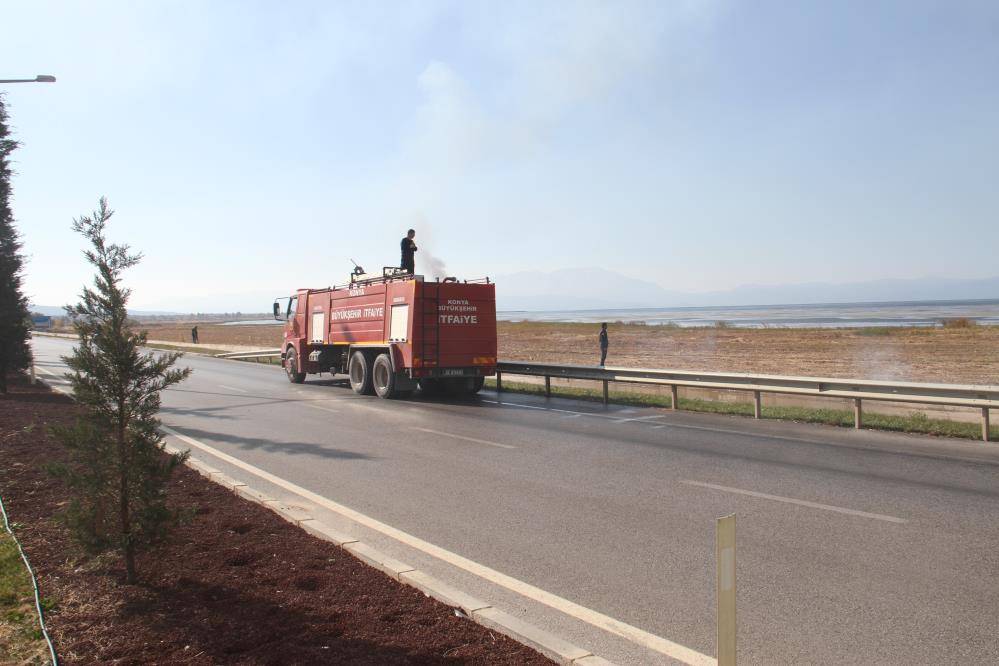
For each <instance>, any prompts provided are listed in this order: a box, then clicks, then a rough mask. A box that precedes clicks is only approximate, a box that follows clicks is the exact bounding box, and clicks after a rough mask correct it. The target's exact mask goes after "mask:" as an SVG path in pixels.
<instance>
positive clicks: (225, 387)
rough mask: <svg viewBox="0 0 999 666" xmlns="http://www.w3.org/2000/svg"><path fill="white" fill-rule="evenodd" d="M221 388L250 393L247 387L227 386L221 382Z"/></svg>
mask: <svg viewBox="0 0 999 666" xmlns="http://www.w3.org/2000/svg"><path fill="white" fill-rule="evenodd" d="M219 388H224V389H226V390H229V391H236V392H237V393H249V391H247V390H246V389H241V388H236V387H235V386H226V385H225V384H219Z"/></svg>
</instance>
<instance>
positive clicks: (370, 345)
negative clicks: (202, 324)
mask: <svg viewBox="0 0 999 666" xmlns="http://www.w3.org/2000/svg"><path fill="white" fill-rule="evenodd" d="M283 301H287V302H286V303H283ZM274 317H275V319H279V320H284V322H285V325H284V339H283V341H282V345H281V365H282V366H283V367H284V369H285V371H286V372H287V374H288V379H289V381H291V382H293V383H296V384H300V383H302V382H303V381H305V378H306V376H307V375H309V374H317V373H330V374H337V373H340V374H345V375H347V377H348V378H349V380H350V385H351V388H353V390H354V391H355V392H356V393H360V394H371V393H375V394H377V395H378V396H379V397H382V398H399V397H405V396H408V395H409V394H411V393H412V392H413V391H414V390H415V389H416V388H417V387H419V388H420V389H421V390H423V391H425V392H438V391H441V392H446V393H449V394H453V395H461V394H465V395H470V394H473V393H477V392H478V391H479V389H481V388H482V384H483V382H484V380H485V377H487V376H490V375H493V374H495V372H496V288H495V285H494V284H492V283H491V282H490V281H489V279H488V278H484V279H481V280H467V281H458V280H457V279H456V278H445V279H443V280H434V281H426V280H424V278H423V276H420V275H412V274H410V273H407V272H403V271H401V270H400V269H398V268H385V269H383V271H382V275H380V276H375V277H371V276H366V275H364V274H363V272H362V271H360V270H357V271H355V273H354V274H353V275H352V276H351V280H350V283H349V284H346V285H341V286H336V287H327V288H325V289H299V290H297V291H296V292H295V294H294V295H292V296H288V297H283V298H279V299H276V300H275V302H274Z"/></svg>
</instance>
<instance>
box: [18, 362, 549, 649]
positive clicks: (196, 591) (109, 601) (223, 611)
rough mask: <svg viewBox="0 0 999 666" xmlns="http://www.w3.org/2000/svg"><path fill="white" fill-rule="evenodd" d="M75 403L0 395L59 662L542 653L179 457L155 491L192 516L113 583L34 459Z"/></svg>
mask: <svg viewBox="0 0 999 666" xmlns="http://www.w3.org/2000/svg"><path fill="white" fill-rule="evenodd" d="M75 409H76V407H75V406H74V405H73V403H71V402H70V401H69V399H68V398H66V397H65V396H62V395H59V394H54V393H50V392H48V391H46V390H42V389H40V388H37V387H29V386H27V385H26V383H25V382H23V381H21V382H18V383H16V384H15V385H14V386H12V390H11V392H10V393H9V394H8V395H6V396H0V492H2V493H3V497H4V501H5V502H6V504H7V506H8V511H9V512H10V514H11V520H13V521H16V522H17V523H19V524H20V525H21V527H20V528H19V532H18V534H19V538H21V539H22V542H23V543H24V547H25V550H26V551H27V554H28V557H29V559H30V560H31V562H32V564H33V566H34V567H35V569H36V570H37V572H38V574H39V580H40V584H41V589H42V594H43V597H44V598H45V599H46V600H48V602H49V603H51V604H52V609H51V610H50V611H49V613H48V624H49V627H50V632H51V633H52V636H53V639H54V641H55V644H56V649H57V651H58V653H59V655H60V660H61V661H62V662H63V663H65V664H109V663H114V664H153V663H161V664H163V663H170V664H332V663H336V664H346V663H349V664H371V665H375V664H378V665H381V664H542V663H550V662H549V661H548V660H547V659H545V658H544V657H542V656H541V655H539V654H538V653H536V652H534V651H532V650H530V649H528V648H526V647H524V646H522V645H520V644H519V643H516V642H515V641H512V640H510V639H508V638H506V637H504V636H502V635H499V634H496V633H494V632H491V631H489V630H487V629H485V628H483V627H481V626H479V625H477V624H475V623H473V622H471V621H469V620H467V619H463V618H459V617H457V616H455V614H454V612H453V610H452V609H451V608H448V607H447V606H445V605H444V604H441V603H438V602H436V601H434V600H432V599H429V598H427V597H424V596H423V594H421V593H420V592H418V591H416V590H414V589H413V588H410V587H406V586H404V585H402V584H400V583H398V582H396V581H394V580H392V579H391V578H389V577H388V576H386V575H385V574H383V573H381V572H379V571H377V570H375V569H373V568H371V567H368V566H367V565H365V564H363V563H361V562H359V561H358V560H357V559H355V558H354V557H352V556H351V555H349V554H347V553H345V552H344V551H342V550H340V549H339V548H337V547H336V546H334V545H332V544H329V543H327V542H324V541H320V540H319V539H316V538H314V537H312V536H310V535H308V534H306V533H305V532H304V531H302V530H301V529H299V528H297V527H294V526H292V525H291V524H290V523H287V522H285V521H283V520H282V519H280V518H278V517H277V516H276V515H275V514H273V513H272V512H270V511H268V510H266V509H264V508H263V507H260V506H258V505H256V504H253V503H251V502H248V501H245V500H243V499H241V498H239V497H238V496H236V495H235V494H233V493H231V492H229V491H226V490H225V489H223V488H222V487H221V486H219V485H217V484H214V483H211V482H209V481H207V480H205V479H203V478H202V477H201V476H199V475H198V474H196V473H194V472H193V471H191V470H190V469H188V468H186V467H182V468H181V469H180V470H179V471H178V473H177V474H176V475H175V477H174V478H173V480H172V481H171V483H170V487H169V495H170V501H171V503H173V504H175V505H177V506H184V507H191V508H193V509H194V515H193V517H192V519H191V520H190V522H188V523H187V524H186V525H184V526H182V527H181V528H180V529H179V530H178V531H177V532H175V534H174V535H173V537H172V538H171V539H170V541H169V543H167V544H166V545H165V546H164V547H163V548H162V549H161V550H159V551H157V552H156V553H155V554H146V555H143V556H141V557H140V558H139V561H138V568H139V572H140V578H141V579H142V582H141V584H138V585H125V584H123V582H122V581H123V578H124V569H123V566H122V565H121V563H120V559H119V558H116V557H109V556H104V557H97V558H95V557H90V556H87V555H84V554H83V553H82V552H81V551H80V550H79V549H78V548H77V546H76V545H75V544H74V543H73V542H72V541H71V540H70V538H69V535H68V534H67V532H66V530H65V529H64V528H63V527H62V526H61V525H60V523H59V522H58V521H57V520H56V519H55V518H54V515H55V514H56V513H57V511H58V510H59V508H60V507H62V506H64V505H65V502H66V500H67V493H66V490H65V488H64V487H63V486H61V485H60V484H59V483H57V482H55V481H54V480H53V479H52V477H51V476H49V475H48V474H47V473H46V472H45V471H44V470H43V465H44V464H45V463H48V462H51V461H55V460H61V459H64V458H65V455H64V452H63V449H62V447H61V446H60V445H58V444H57V443H56V442H54V441H53V440H52V439H51V438H50V437H49V435H48V434H47V431H46V426H47V425H50V424H55V423H60V422H65V421H67V420H69V419H71V418H73V415H74V411H75Z"/></svg>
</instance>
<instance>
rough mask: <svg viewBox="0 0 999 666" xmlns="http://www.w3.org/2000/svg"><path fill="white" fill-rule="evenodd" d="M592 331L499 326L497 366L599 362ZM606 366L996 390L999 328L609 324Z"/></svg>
mask: <svg viewBox="0 0 999 666" xmlns="http://www.w3.org/2000/svg"><path fill="white" fill-rule="evenodd" d="M598 331H599V327H598V326H595V325H592V324H546V323H545V324H542V323H534V322H530V323H523V322H522V323H509V322H503V323H501V324H500V325H499V347H500V358H501V359H504V360H525V361H540V360H548V361H556V362H563V363H576V364H594V363H597V362H599V358H600V355H599V352H600V349H599V346H598V342H597V333H598ZM608 331H609V337H610V348H609V354H608V356H607V364H608V365H620V366H625V367H647V368H675V369H685V370H704V371H719V372H749V373H764V374H776V375H798V376H813V377H849V378H867V379H893V380H901V381H919V382H943V383H953V384H999V326H972V327H968V328H874V329H859V330H858V329H814V328H813V329H788V328H770V329H739V328H696V329H690V328H686V329H685V328H665V327H657V326H637V325H627V324H618V325H615V324H610V325H609V326H608Z"/></svg>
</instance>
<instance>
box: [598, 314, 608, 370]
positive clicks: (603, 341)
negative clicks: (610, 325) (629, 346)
mask: <svg viewBox="0 0 999 666" xmlns="http://www.w3.org/2000/svg"><path fill="white" fill-rule="evenodd" d="M608 344H609V343H608V341H607V323H606V322H605V323H603V324H600V367H603V365H604V361H606V360H607V346H608Z"/></svg>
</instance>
